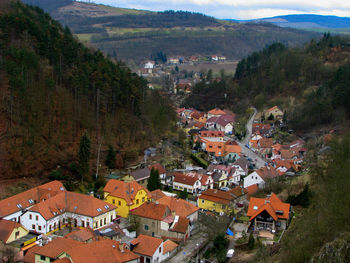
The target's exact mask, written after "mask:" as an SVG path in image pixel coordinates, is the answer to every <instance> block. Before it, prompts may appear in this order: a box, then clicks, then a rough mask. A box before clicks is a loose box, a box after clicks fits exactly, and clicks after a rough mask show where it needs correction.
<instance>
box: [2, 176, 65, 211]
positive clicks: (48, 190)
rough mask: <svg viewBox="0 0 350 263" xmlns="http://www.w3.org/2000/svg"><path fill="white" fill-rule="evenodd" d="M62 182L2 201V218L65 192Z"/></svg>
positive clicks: (43, 186) (44, 185) (36, 188)
mask: <svg viewBox="0 0 350 263" xmlns="http://www.w3.org/2000/svg"><path fill="white" fill-rule="evenodd" d="M65 190H66V189H65V188H64V186H63V184H62V183H61V182H60V181H52V182H49V183H47V184H43V185H40V186H37V187H34V188H32V189H29V190H27V191H25V192H22V193H19V194H16V195H14V196H11V197H9V198H6V199H3V200H1V201H0V217H5V216H7V215H10V214H13V213H15V212H17V211H20V210H24V209H25V208H28V207H30V206H32V205H33V204H35V203H39V202H40V201H41V200H43V199H49V198H50V197H52V196H55V195H56V194H58V193H60V192H62V191H65Z"/></svg>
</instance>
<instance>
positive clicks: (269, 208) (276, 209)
mask: <svg viewBox="0 0 350 263" xmlns="http://www.w3.org/2000/svg"><path fill="white" fill-rule="evenodd" d="M290 208H291V207H290V204H288V203H283V202H282V201H281V200H280V199H279V198H278V197H277V195H275V194H274V193H272V194H271V196H268V197H267V198H255V197H251V198H250V202H249V207H248V212H247V216H248V217H249V221H250V228H251V229H252V230H255V231H259V230H267V231H271V232H273V233H274V232H275V231H276V230H277V231H278V230H283V229H286V228H287V227H288V224H289V221H290V212H291V211H290Z"/></svg>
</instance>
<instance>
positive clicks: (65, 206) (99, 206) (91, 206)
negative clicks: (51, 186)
mask: <svg viewBox="0 0 350 263" xmlns="http://www.w3.org/2000/svg"><path fill="white" fill-rule="evenodd" d="M115 209H116V206H114V205H111V204H109V203H107V202H105V201H102V200H100V199H97V198H95V197H92V196H89V195H84V194H79V193H74V192H68V191H65V192H63V193H60V194H58V195H56V196H54V197H52V198H50V199H48V200H46V201H44V202H40V203H38V204H36V205H34V206H33V207H31V208H29V210H30V211H33V212H38V213H40V214H41V215H42V216H43V217H44V218H45V219H46V220H48V219H50V218H53V217H55V216H57V215H58V214H62V213H65V212H72V213H76V214H80V215H86V216H90V217H95V216H98V215H102V214H104V213H106V212H108V211H113V210H115Z"/></svg>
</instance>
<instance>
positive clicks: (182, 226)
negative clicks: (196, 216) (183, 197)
mask: <svg viewBox="0 0 350 263" xmlns="http://www.w3.org/2000/svg"><path fill="white" fill-rule="evenodd" d="M189 223H190V220H188V219H187V218H186V217H183V216H179V217H178V221H177V222H176V223H175V225H174V226H173V227H172V228H171V229H169V231H172V232H178V233H182V234H185V233H186V232H187V231H188V227H189Z"/></svg>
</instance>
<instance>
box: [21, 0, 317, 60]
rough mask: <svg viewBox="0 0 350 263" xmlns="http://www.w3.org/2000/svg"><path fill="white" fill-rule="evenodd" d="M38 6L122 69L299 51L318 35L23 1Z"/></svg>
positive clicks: (169, 14)
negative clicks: (270, 49) (149, 62)
mask: <svg viewBox="0 0 350 263" xmlns="http://www.w3.org/2000/svg"><path fill="white" fill-rule="evenodd" d="M23 1H25V2H27V3H30V4H35V5H38V6H40V7H42V8H44V10H47V11H48V12H50V14H51V15H52V16H53V17H54V18H55V19H57V20H59V21H60V22H61V23H63V24H64V25H67V26H69V27H70V28H71V30H72V32H73V33H74V34H76V35H77V36H78V37H79V38H80V39H82V40H83V41H87V42H89V43H91V44H92V45H94V46H95V47H97V48H98V49H100V50H101V51H103V52H104V53H106V54H109V55H111V56H113V57H117V58H118V59H122V60H124V61H127V62H128V63H130V64H131V63H132V62H136V63H140V62H143V61H144V60H146V59H150V58H151V56H152V55H153V54H156V53H158V52H163V53H165V54H166V55H167V57H168V58H170V57H171V56H192V55H203V56H205V55H212V54H216V55H223V56H226V57H227V58H228V59H241V58H242V57H244V56H247V55H248V54H250V53H252V52H254V51H257V50H260V49H261V48H263V47H265V46H266V45H270V44H272V43H273V42H276V41H278V42H282V43H283V44H285V45H288V46H299V45H302V44H304V43H305V42H307V41H309V40H311V38H318V37H319V36H320V34H319V33H313V32H306V31H301V30H295V29H291V28H280V27H277V26H274V25H271V24H267V23H264V24H253V23H247V24H239V23H231V22H228V21H223V20H218V19H215V18H213V17H209V16H206V15H203V14H199V13H192V12H184V11H172V10H170V11H165V12H150V11H144V10H134V9H123V8H114V7H108V6H102V5H96V4H91V3H83V2H74V1H71V3H68V2H67V1H68V0H56V1H55V3H53V2H49V1H47V0H35V1H34V0H23Z"/></svg>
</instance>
